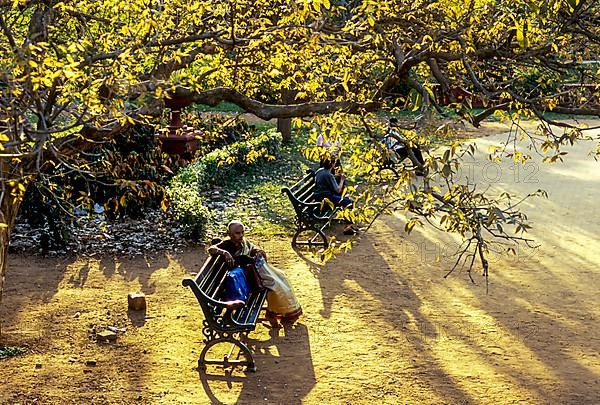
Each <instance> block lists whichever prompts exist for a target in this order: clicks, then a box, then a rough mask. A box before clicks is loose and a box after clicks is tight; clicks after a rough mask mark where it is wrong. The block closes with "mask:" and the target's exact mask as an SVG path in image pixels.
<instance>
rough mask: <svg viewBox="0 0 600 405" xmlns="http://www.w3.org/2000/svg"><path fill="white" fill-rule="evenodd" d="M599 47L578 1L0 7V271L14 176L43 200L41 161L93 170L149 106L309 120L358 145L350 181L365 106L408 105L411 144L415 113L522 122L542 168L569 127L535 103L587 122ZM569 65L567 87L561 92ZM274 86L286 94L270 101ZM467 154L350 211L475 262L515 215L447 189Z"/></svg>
mask: <svg viewBox="0 0 600 405" xmlns="http://www.w3.org/2000/svg"><path fill="white" fill-rule="evenodd" d="M599 56H600V4H599V3H598V2H597V1H593V0H515V1H512V2H506V1H500V0H444V1H439V0H411V1H407V0H389V1H376V0H364V1H356V0H349V1H342V0H338V1H335V0H295V1H287V0H286V1H282V0H275V1H268V2H267V1H264V0H255V1H249V0H238V1H235V2H231V1H221V0H211V1H196V0H194V1H191V0H173V1H168V2H167V1H163V0H132V1H128V2H119V1H114V0H108V1H91V0H84V1H76V2H75V1H58V0H0V104H1V109H0V142H1V145H0V146H1V151H0V170H1V175H0V178H1V182H0V184H1V190H0V192H1V194H0V214H1V218H0V222H2V223H3V228H2V235H1V236H2V238H1V240H0V245H2V246H3V251H2V252H0V258H1V260H2V266H1V274H2V276H3V274H4V270H5V260H4V259H5V255H6V247H7V244H8V241H9V237H10V229H11V227H12V224H13V221H14V217H15V215H16V212H17V210H18V206H19V201H20V199H21V197H22V195H23V193H24V191H25V189H26V187H27V186H28V184H30V183H31V182H32V181H34V180H37V181H42V182H44V184H45V185H46V188H47V190H48V191H49V192H52V191H53V190H54V188H53V183H52V173H53V170H54V169H55V168H57V167H60V168H61V169H62V170H61V173H63V174H64V175H69V173H75V172H78V173H84V174H86V175H88V176H89V177H90V178H93V177H94V176H95V175H96V174H97V173H98V172H100V171H101V170H102V167H101V162H98V163H97V164H95V165H92V164H90V163H89V162H87V163H86V162H85V161H82V160H81V159H80V157H81V156H82V154H84V153H86V151H87V150H89V149H90V148H92V147H93V146H94V145H98V143H102V142H105V141H106V140H108V139H110V138H112V137H114V136H115V135H116V134H118V133H121V132H123V131H124V130H126V129H127V128H128V127H130V126H132V125H134V124H136V123H150V124H153V125H159V123H160V118H161V116H162V113H163V110H164V100H165V98H175V99H178V100H184V99H185V100H187V101H192V102H194V103H197V104H206V105H216V104H218V103H219V102H222V101H227V102H230V103H234V104H236V105H238V106H239V107H241V108H242V109H243V110H245V111H247V112H251V113H254V114H255V115H257V116H259V117H261V118H265V119H270V118H291V117H312V119H313V121H312V122H313V123H317V124H319V125H320V126H322V127H323V128H324V130H325V131H326V132H327V134H328V136H330V137H332V138H337V137H339V136H342V137H343V138H344V139H345V141H346V144H348V145H352V144H357V145H358V144H361V145H367V146H369V147H368V148H367V149H361V148H357V149H356V150H360V156H358V155H356V154H355V155H353V156H350V158H349V161H350V162H352V163H354V164H355V165H354V166H355V167H356V170H357V172H360V171H362V172H363V173H366V172H369V170H368V168H369V166H373V164H374V163H375V162H376V161H377V159H379V157H380V156H379V155H378V152H377V148H376V147H375V146H376V144H377V142H373V143H369V142H370V140H371V138H372V136H375V135H377V134H380V133H381V132H382V131H383V124H382V123H381V120H380V119H377V116H375V115H374V114H373V112H376V111H388V112H392V113H394V112H397V111H400V110H414V111H420V112H422V113H424V115H423V116H421V117H417V118H415V119H414V120H413V121H414V122H413V124H412V125H408V126H407V128H408V129H407V130H406V134H407V136H409V137H413V138H414V139H415V140H416V139H418V138H420V139H421V141H423V142H426V141H427V139H429V138H431V137H434V136H437V137H439V136H440V133H441V132H444V131H447V130H448V127H443V128H432V127H429V126H427V125H426V124H427V122H428V121H427V120H426V119H422V117H425V118H427V117H428V114H427V112H428V111H431V110H437V111H438V112H439V113H441V114H445V113H447V112H448V111H449V110H450V111H454V112H455V113H456V114H458V116H459V117H461V118H462V119H464V120H466V121H468V122H470V123H471V124H473V125H475V126H478V125H479V124H480V123H481V122H482V120H484V119H485V118H487V117H489V116H491V115H492V114H495V115H497V116H499V117H501V118H506V119H514V120H518V119H519V118H520V117H537V118H538V119H540V120H541V124H540V126H539V129H538V132H537V133H536V134H529V136H530V140H531V142H536V143H538V144H540V145H541V148H542V149H544V150H546V151H549V152H550V154H549V156H548V159H549V160H552V159H554V160H556V159H558V158H560V156H562V155H561V153H563V152H561V147H562V146H563V145H565V144H568V143H572V142H574V141H575V140H577V139H578V138H580V137H581V136H582V130H584V129H585V128H577V127H576V126H574V125H572V124H566V123H560V122H553V121H552V120H550V119H549V118H548V116H547V115H546V113H547V112H558V113H564V114H579V115H589V116H598V115H600V108H599V104H598V103H599V101H598V84H599V82H600V80H598V79H599V76H598V74H599V71H598V69H594V68H593V67H594V65H593V64H589V63H585V61H594V60H598V59H600V57H599ZM574 72H576V75H575V76H576V77H577V79H576V84H577V85H575V86H569V87H565V86H564V85H563V84H562V83H563V81H564V80H565V78H567V77H570V78H571V82H572V77H573V73H574ZM572 84H573V83H572ZM457 89H461V92H462V93H461V94H470V96H467V97H464V96H461V97H458V96H457V92H456V90H457ZM286 91H288V92H292V94H293V100H294V101H293V102H287V103H283V102H282V101H281V99H282V98H281V94H282V92H286ZM475 102H477V103H480V104H481V105H483V106H484V109H483V111H482V112H480V113H478V114H473V113H471V112H470V111H471V110H470V109H469V107H470V106H471V105H472V104H473V103H475ZM443 104H444V105H446V107H443V106H442V105H443ZM550 124H555V125H557V126H558V127H559V128H560V130H559V131H558V132H557V130H556V127H552V126H551V125H550ZM357 127H358V128H361V131H360V133H356V132H352V131H350V130H349V128H357ZM370 146H373V148H371V147H370ZM468 153H469V149H468V148H466V147H463V145H461V144H459V143H452V144H450V145H449V148H448V152H446V153H443V154H442V155H441V156H437V155H436V156H433V155H432V157H430V159H429V160H428V162H427V166H428V169H429V175H428V177H427V182H426V184H427V186H426V187H424V188H421V189H414V188H411V187H409V184H410V181H411V176H412V174H411V173H410V172H408V173H405V174H404V175H403V176H402V177H401V178H400V180H399V181H398V182H396V183H395V184H394V185H393V187H389V192H386V193H384V194H383V195H381V194H378V195H375V194H373V193H372V192H371V193H369V192H366V193H365V194H363V196H362V197H363V200H364V201H365V202H366V203H365V204H363V206H364V207H367V208H365V209H364V210H363V211H362V212H359V213H353V214H348V215H355V216H356V215H358V217H359V218H361V219H362V218H363V217H360V216H361V215H367V216H372V215H374V214H375V213H376V212H381V209H382V208H384V207H389V206H390V204H392V202H393V203H394V204H399V205H400V206H401V207H403V208H404V209H406V210H408V211H410V212H413V213H415V214H417V215H418V216H419V217H421V218H423V217H426V218H432V217H437V218H441V224H442V227H443V228H444V229H446V230H448V231H456V232H459V233H460V234H462V235H463V236H464V237H465V240H466V241H470V242H469V243H468V246H470V248H469V249H472V248H474V249H475V250H474V251H473V253H470V254H473V257H475V256H474V255H475V252H478V254H479V256H480V257H481V259H482V263H483V264H484V268H486V264H485V263H486V262H485V259H484V252H485V249H487V248H488V244H487V242H486V236H485V235H484V234H485V233H486V232H487V233H488V234H491V235H494V236H498V237H500V238H508V239H512V238H513V236H512V235H513V234H512V233H511V234H508V233H507V231H506V228H503V227H502V225H503V224H504V225H506V224H513V225H515V226H520V230H524V229H526V226H527V225H526V222H525V217H524V216H522V215H521V214H519V213H518V212H516V211H515V209H514V208H515V207H514V204H513V203H511V202H510V201H504V202H503V201H500V200H497V199H492V198H488V197H486V196H485V195H484V194H483V193H479V192H478V191H475V190H474V188H473V187H471V186H469V185H468V184H461V183H460V182H456V181H457V179H454V178H453V173H454V172H455V171H456V167H457V165H458V164H460V159H461V156H462V155H464V154H468ZM507 153H508V152H507ZM512 156H513V157H515V158H517V156H515V155H512ZM518 159H520V160H522V161H525V160H526V159H527V156H524V155H519V156H518ZM440 184H441V185H442V186H440ZM416 221H417V219H415V222H410V223H409V224H408V225H407V226H408V228H407V229H411V227H412V226H413V225H415V224H416V223H417V222H416ZM498 225H500V226H498ZM492 230H493V231H492ZM471 242H473V244H472V245H471ZM468 252H471V251H470V250H469V251H468ZM2 278H3V277H2ZM1 287H2V284H1V283H0V291H1Z"/></svg>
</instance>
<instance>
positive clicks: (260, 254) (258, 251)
mask: <svg viewBox="0 0 600 405" xmlns="http://www.w3.org/2000/svg"><path fill="white" fill-rule="evenodd" d="M256 254H257V255H259V256H262V257H263V258H264V259H265V261H266V260H267V254H266V253H265V251H264V250H262V249H257V250H256Z"/></svg>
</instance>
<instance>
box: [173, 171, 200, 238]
mask: <svg viewBox="0 0 600 405" xmlns="http://www.w3.org/2000/svg"><path fill="white" fill-rule="evenodd" d="M167 196H168V198H169V200H170V203H171V212H172V214H173V218H174V219H175V220H176V221H177V222H178V223H179V225H180V226H181V230H182V232H183V234H184V236H185V237H187V238H193V239H202V238H204V236H206V228H207V225H208V223H209V221H210V219H211V215H210V211H209V209H208V208H207V207H206V206H205V205H204V200H203V199H202V197H200V195H199V194H198V191H197V190H195V189H194V188H191V187H190V186H189V185H188V184H185V183H182V182H174V183H172V184H171V185H170V186H169V188H168V189H167Z"/></svg>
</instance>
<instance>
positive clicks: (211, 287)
mask: <svg viewBox="0 0 600 405" xmlns="http://www.w3.org/2000/svg"><path fill="white" fill-rule="evenodd" d="M228 269H229V266H228V265H227V263H226V262H225V260H224V259H223V257H222V256H219V255H215V256H209V257H208V258H207V259H206V261H205V262H204V265H203V266H202V269H201V270H200V271H199V272H198V274H197V275H196V277H194V278H193V279H192V278H186V279H184V280H183V285H184V286H187V287H190V289H191V290H192V292H193V293H194V295H195V296H196V298H197V299H198V303H199V304H200V307H201V308H202V312H203V313H204V319H205V320H206V322H207V323H208V324H209V325H210V326H211V327H212V328H215V329H218V330H222V329H223V328H224V327H225V326H226V325H225V324H224V323H223V318H222V317H223V315H224V314H225V311H226V308H225V307H224V306H223V305H222V302H221V299H220V294H221V291H222V288H223V282H224V280H225V276H226V275H227V270H228Z"/></svg>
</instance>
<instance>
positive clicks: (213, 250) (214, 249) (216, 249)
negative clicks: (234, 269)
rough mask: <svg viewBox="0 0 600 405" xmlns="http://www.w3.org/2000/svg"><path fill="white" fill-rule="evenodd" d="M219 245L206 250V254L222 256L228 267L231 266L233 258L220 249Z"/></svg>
mask: <svg viewBox="0 0 600 405" xmlns="http://www.w3.org/2000/svg"><path fill="white" fill-rule="evenodd" d="M219 245H220V243H218V244H216V245H212V246H210V247H209V248H208V253H209V254H210V255H211V256H216V255H219V256H223V258H224V259H225V261H226V262H227V264H228V265H230V266H233V264H234V262H235V260H234V259H233V256H232V255H231V253H229V252H228V251H227V250H225V249H223V248H221V247H220V246H219Z"/></svg>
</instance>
